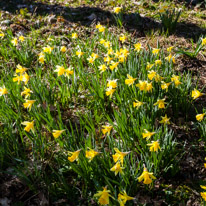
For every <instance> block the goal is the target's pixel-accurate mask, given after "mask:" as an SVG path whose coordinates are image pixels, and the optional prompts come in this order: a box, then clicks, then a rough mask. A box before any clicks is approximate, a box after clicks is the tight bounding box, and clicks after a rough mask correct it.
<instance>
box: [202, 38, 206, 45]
mask: <svg viewBox="0 0 206 206" xmlns="http://www.w3.org/2000/svg"><path fill="white" fill-rule="evenodd" d="M205 45H206V38H204V39H202V46H205Z"/></svg>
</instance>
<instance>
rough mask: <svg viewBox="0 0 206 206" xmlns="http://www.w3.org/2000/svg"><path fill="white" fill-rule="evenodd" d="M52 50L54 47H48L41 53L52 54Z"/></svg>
mask: <svg viewBox="0 0 206 206" xmlns="http://www.w3.org/2000/svg"><path fill="white" fill-rule="evenodd" d="M53 49H54V47H50V46H47V47H43V52H44V53H48V54H51V52H52V50H53Z"/></svg>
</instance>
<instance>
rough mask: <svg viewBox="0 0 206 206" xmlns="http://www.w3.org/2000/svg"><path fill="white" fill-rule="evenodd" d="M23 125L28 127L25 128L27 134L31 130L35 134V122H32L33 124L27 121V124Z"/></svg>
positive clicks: (23, 123)
mask: <svg viewBox="0 0 206 206" xmlns="http://www.w3.org/2000/svg"><path fill="white" fill-rule="evenodd" d="M21 124H22V125H25V126H26V127H24V130H25V131H26V132H30V130H32V131H33V132H34V121H32V122H27V121H25V122H22V123H21Z"/></svg>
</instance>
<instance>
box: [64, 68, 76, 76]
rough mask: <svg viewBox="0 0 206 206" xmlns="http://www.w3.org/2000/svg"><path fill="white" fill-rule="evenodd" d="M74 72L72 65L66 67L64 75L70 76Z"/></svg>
mask: <svg viewBox="0 0 206 206" xmlns="http://www.w3.org/2000/svg"><path fill="white" fill-rule="evenodd" d="M72 74H74V71H73V68H72V67H71V66H70V67H69V68H68V69H65V73H64V76H66V77H70V75H72Z"/></svg>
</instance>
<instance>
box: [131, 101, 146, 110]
mask: <svg viewBox="0 0 206 206" xmlns="http://www.w3.org/2000/svg"><path fill="white" fill-rule="evenodd" d="M143 104H144V102H140V101H138V100H135V102H133V107H136V108H137V109H139V107H140V106H142V105H143Z"/></svg>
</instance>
